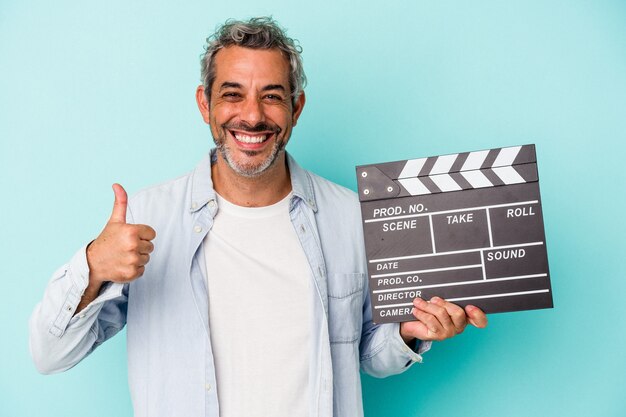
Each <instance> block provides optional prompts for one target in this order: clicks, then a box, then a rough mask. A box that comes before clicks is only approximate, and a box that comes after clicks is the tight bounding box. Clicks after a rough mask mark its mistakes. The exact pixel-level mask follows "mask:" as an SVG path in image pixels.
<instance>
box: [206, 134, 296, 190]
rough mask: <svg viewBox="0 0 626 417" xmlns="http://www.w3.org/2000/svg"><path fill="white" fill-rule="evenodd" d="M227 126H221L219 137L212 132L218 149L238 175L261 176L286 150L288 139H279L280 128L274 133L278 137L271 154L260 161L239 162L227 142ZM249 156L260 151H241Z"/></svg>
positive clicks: (247, 176) (246, 176)
mask: <svg viewBox="0 0 626 417" xmlns="http://www.w3.org/2000/svg"><path fill="white" fill-rule="evenodd" d="M227 129H228V128H227V127H226V126H221V129H220V134H219V136H218V137H215V135H214V134H213V133H212V132H211V135H212V136H213V142H215V146H216V147H217V151H218V152H219V153H220V155H222V158H223V159H224V161H226V163H227V164H228V166H229V167H230V168H231V169H232V170H233V171H235V173H237V174H238V175H241V176H242V177H245V178H256V177H259V176H261V175H262V174H263V173H264V172H266V171H267V170H268V169H269V168H271V167H272V166H273V165H274V164H275V163H276V161H277V160H278V159H279V158H278V157H279V156H280V154H281V153H282V152H284V150H285V145H286V141H285V140H284V138H281V139H280V140H279V139H278V135H280V129H278V131H277V132H275V133H274V134H275V135H276V138H275V139H274V143H273V144H272V149H271V150H270V154H269V155H268V156H267V158H265V159H264V160H263V161H261V162H260V163H256V164H255V163H248V164H246V163H239V162H237V161H236V160H235V158H234V157H233V152H232V149H231V148H230V147H229V146H228V145H227V144H226V135H227V133H226V132H227ZM241 152H243V153H244V154H246V155H247V156H249V157H254V156H256V155H258V154H260V153H261V152H260V151H245V150H244V151H241Z"/></svg>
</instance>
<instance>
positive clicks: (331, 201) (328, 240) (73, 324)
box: [30, 151, 430, 417]
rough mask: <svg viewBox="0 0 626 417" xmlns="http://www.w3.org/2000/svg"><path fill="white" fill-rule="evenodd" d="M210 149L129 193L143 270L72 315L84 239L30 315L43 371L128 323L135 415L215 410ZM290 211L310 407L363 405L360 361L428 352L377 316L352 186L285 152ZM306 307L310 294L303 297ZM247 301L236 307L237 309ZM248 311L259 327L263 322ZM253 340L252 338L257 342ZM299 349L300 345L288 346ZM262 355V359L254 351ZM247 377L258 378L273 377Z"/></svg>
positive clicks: (390, 366) (395, 365)
mask: <svg viewBox="0 0 626 417" xmlns="http://www.w3.org/2000/svg"><path fill="white" fill-rule="evenodd" d="M214 152H215V151H212V153H211V154H210V155H207V156H206V157H205V158H204V159H203V160H202V161H201V162H200V164H199V165H198V166H197V167H196V168H195V170H194V171H192V172H191V173H189V174H188V175H185V176H182V177H179V178H177V179H174V180H172V181H169V182H167V183H164V184H161V185H157V186H154V187H151V188H148V189H145V190H143V191H140V192H139V193H138V194H137V195H135V196H134V197H133V198H131V199H130V201H129V205H128V214H127V217H128V219H127V220H128V222H129V223H137V224H147V225H150V226H152V227H153V228H154V229H155V230H156V232H157V237H156V239H155V240H154V241H153V243H154V247H155V249H154V252H153V253H152V254H151V258H150V263H149V264H148V265H147V267H146V271H145V273H144V275H143V276H142V277H140V278H139V279H137V280H135V281H133V282H131V283H130V284H125V285H123V284H115V283H109V284H107V285H106V286H105V287H104V289H103V290H102V291H101V293H100V295H99V296H98V298H97V299H96V300H94V301H93V302H92V303H91V304H90V305H89V306H87V307H86V308H85V309H84V310H82V311H81V312H80V313H78V314H77V315H74V311H75V310H76V308H77V306H78V303H79V301H80V298H81V295H82V293H83V291H84V290H85V288H86V287H87V284H88V277H89V268H88V265H87V260H86V254H85V248H84V247H83V248H82V249H81V250H80V251H79V252H78V253H76V255H75V256H74V257H73V258H72V259H71V260H70V261H69V262H68V263H67V264H65V265H63V266H62V267H61V268H60V269H59V270H58V271H56V272H55V273H54V275H53V277H52V279H51V281H50V283H49V284H48V287H47V288H46V292H45V295H44V298H43V300H42V301H41V303H39V304H38V305H37V306H36V308H35V310H34V312H33V315H32V317H31V321H30V349H31V354H32V356H33V358H34V361H35V364H36V366H37V369H38V370H39V371H40V372H42V373H54V372H60V371H64V370H67V369H69V368H71V367H73V366H74V365H76V364H77V363H78V362H79V361H80V360H81V359H83V358H84V357H85V356H87V355H88V354H90V353H91V352H92V351H93V350H94V349H95V348H96V347H98V346H99V345H100V344H101V343H102V342H104V341H105V340H107V339H108V338H110V337H111V336H113V335H114V334H115V333H117V332H118V331H119V330H120V329H122V327H123V326H124V325H126V326H127V338H128V343H127V345H128V367H129V369H128V374H129V386H130V391H131V397H132V401H133V407H134V411H135V416H136V417H160V416H163V417H177V416H180V417H209V416H210V417H218V416H219V404H218V399H217V390H218V389H219V387H217V386H216V383H215V366H214V363H213V353H212V349H211V328H210V325H209V323H210V321H209V317H208V311H209V308H208V295H207V287H206V282H207V280H206V270H205V265H204V262H203V259H204V256H203V253H202V251H203V243H202V242H203V239H204V237H205V236H206V234H207V233H209V232H210V230H211V226H212V224H213V218H214V217H215V214H216V213H217V210H218V207H217V202H216V198H215V191H214V190H213V184H212V181H211V158H212V156H211V155H213V157H214V155H215V153H214ZM287 163H288V167H289V172H290V175H291V184H292V187H293V197H292V199H291V202H290V217H291V221H292V223H293V226H294V228H295V230H296V232H297V235H298V238H299V240H300V243H301V244H302V248H303V250H304V253H305V255H306V257H307V259H308V263H309V265H310V267H311V279H312V280H313V284H314V285H313V288H314V289H315V291H312V293H311V297H313V302H312V303H311V305H312V306H313V307H312V309H313V311H312V314H311V320H312V322H311V323H310V325H311V329H312V330H311V339H310V343H311V345H310V349H309V351H310V352H312V353H311V355H310V357H307V358H302V360H306V361H308V362H309V365H310V368H309V369H310V372H309V375H310V388H311V393H310V395H309V398H310V407H309V409H310V416H328V417H330V416H335V417H338V416H346V417H355V416H362V415H363V405H362V399H361V382H360V375H359V369H363V370H364V371H365V372H367V373H369V374H371V375H374V376H376V377H384V376H387V375H392V374H397V373H400V372H403V371H405V370H406V369H408V367H409V366H410V365H411V364H413V363H414V362H421V360H422V358H421V355H420V354H421V353H423V352H424V351H425V350H427V349H428V348H429V346H430V343H421V344H418V349H417V352H414V351H413V350H411V349H410V348H409V347H408V346H406V344H405V343H404V342H403V340H402V338H401V337H400V334H399V326H398V324H385V325H375V324H373V323H372V321H371V306H370V299H369V294H368V289H367V274H366V260H365V250H364V247H363V236H362V228H361V220H360V208H359V203H358V200H357V197H356V195H355V194H354V193H353V192H352V191H350V190H347V189H345V188H343V187H340V186H338V185H336V184H333V183H331V182H329V181H327V180H325V179H323V178H321V177H318V176H316V175H315V174H312V173H310V172H308V171H305V170H304V169H302V168H300V167H299V166H298V165H297V164H296V162H295V161H294V160H293V159H292V158H291V157H290V156H289V155H288V156H287ZM303 305H306V303H304V302H303ZM238 308H245V309H246V310H248V311H253V310H254V309H253V308H250V307H249V306H233V309H238ZM255 320H257V318H255V317H254V315H253V314H251V315H250V321H251V323H252V324H253V325H259V326H262V321H261V320H259V323H258V324H254V321H255ZM250 344H251V348H254V340H251V341H250ZM293 354H294V355H298V354H299V353H298V352H297V351H295V352H293ZM259 360H262V358H259ZM271 381H272V376H271V375H268V376H267V381H252V382H251V385H250V387H241V389H254V384H257V383H271Z"/></svg>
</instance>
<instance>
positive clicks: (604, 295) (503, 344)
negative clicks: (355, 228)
mask: <svg viewBox="0 0 626 417" xmlns="http://www.w3.org/2000/svg"><path fill="white" fill-rule="evenodd" d="M180 3H183V4H177V5H175V4H174V2H167V3H166V2H163V3H160V2H153V1H146V0H142V1H132V2H131V1H120V0H112V1H108V2H102V1H98V2H93V1H82V2H80V1H75V2H73V1H56V2H50V1H7V0H2V2H1V3H0V187H1V188H0V193H1V196H2V201H1V204H0V210H1V211H2V212H1V216H0V222H1V223H0V233H1V235H0V236H1V246H2V250H1V251H0V257H1V259H0V260H1V262H0V268H1V270H0V278H1V279H2V293H3V294H2V302H1V303H0V320H1V324H2V343H0V415H2V416H66V417H71V416H84V415H86V416H112V415H116V416H131V415H132V408H131V403H130V399H129V394H128V386H127V380H126V377H127V375H126V355H125V335H124V333H121V334H119V335H118V336H116V337H115V338H114V339H112V340H111V341H109V342H108V343H106V344H105V345H103V346H102V347H100V348H99V349H98V351H97V352H96V353H95V354H94V355H92V356H90V357H88V358H87V359H85V360H84V361H83V362H82V363H81V364H80V365H78V366H77V367H76V368H74V369H72V370H71V371H69V372H66V373H64V374H61V375H55V376H41V375H38V374H37V373H36V371H35V369H34V366H33V365H32V363H31V360H30V357H29V353H28V345H27V343H28V342H27V340H28V332H27V321H28V317H29V315H30V313H31V311H32V309H33V307H34V306H35V304H36V303H37V302H38V300H39V298H40V297H41V295H42V294H43V290H44V288H45V285H46V283H47V281H48V279H49V276H50V275H51V273H52V272H53V271H54V270H55V269H56V268H57V267H58V266H59V265H60V264H62V263H63V262H65V261H66V260H68V259H69V258H70V257H71V256H72V254H73V253H74V251H75V250H77V249H78V248H79V247H80V246H81V245H83V244H85V243H86V242H87V241H89V240H90V239H92V238H93V237H95V236H96V235H97V234H98V232H99V231H100V229H101V228H102V226H103V225H104V223H105V221H106V220H107V219H108V216H109V214H110V210H111V206H112V202H113V193H112V191H111V189H110V185H111V184H112V183H113V182H116V181H119V182H121V183H122V184H124V185H125V187H126V188H127V189H128V190H129V192H134V191H137V190H138V189H140V188H142V187H144V186H147V185H149V184H154V183H157V182H160V181H163V180H166V179H168V178H171V177H174V176H178V175H180V174H182V173H184V172H186V171H188V170H189V169H191V168H192V167H193V166H194V165H195V164H196V162H197V161H198V160H199V159H200V158H201V156H202V154H203V153H204V152H206V150H207V149H208V147H209V145H210V144H211V140H210V137H209V130H208V127H207V126H206V125H204V123H202V120H201V118H200V116H199V114H198V112H197V109H196V105H195V102H194V90H195V87H196V85H197V84H198V81H199V56H200V54H201V52H202V46H203V44H204V39H205V38H206V36H207V35H208V34H209V33H210V32H211V31H212V30H213V29H214V27H215V26H216V25H217V24H218V23H220V22H223V21H224V20H225V19H226V18H228V17H238V18H244V17H250V16H254V15H263V14H273V15H274V17H275V18H277V19H278V20H279V21H280V22H281V23H282V24H283V25H284V26H285V27H287V28H288V29H289V33H290V34H291V35H292V36H293V37H296V38H298V39H299V40H300V42H301V44H302V46H303V48H304V54H303V56H304V61H305V68H306V71H307V75H308V77H309V86H308V88H307V90H306V92H307V99H308V100H307V105H306V107H305V110H304V113H303V115H302V118H301V119H300V123H299V124H298V127H297V128H296V130H295V132H294V135H293V137H292V141H291V143H290V145H289V147H288V149H289V150H290V151H291V152H292V153H293V154H294V155H295V156H296V157H297V158H298V160H299V161H300V162H301V164H302V165H303V166H305V167H306V168H309V169H312V170H314V171H316V172H318V173H319V174H321V175H323V176H325V177H327V178H329V179H331V180H334V181H336V182H338V183H340V184H343V185H346V186H348V187H350V188H352V189H354V188H355V186H356V180H355V176H354V166H355V165H358V164H365V163H373V162H382V161H391V160H398V159H407V158H415V157H422V156H430V155H439V154H443V153H455V152H461V151H470V150H477V149H485V148H493V147H500V146H509V145H518V144H525V143H535V144H536V145H537V154H538V160H539V172H540V178H541V190H542V197H543V210H544V221H545V224H546V235H547V243H548V249H549V260H550V268H551V274H552V284H553V291H554V302H555V308H554V309H551V310H541V311H529V312H520V313H508V314H497V315H492V316H491V317H490V325H489V327H488V328H487V329H486V330H484V331H479V330H477V329H470V330H468V331H466V332H465V333H464V334H462V335H461V336H459V337H457V338H455V339H453V340H449V341H445V342H442V343H436V344H435V345H434V348H433V349H432V351H431V352H429V353H428V354H427V355H426V356H425V363H424V364H422V365H416V366H414V367H413V368H411V369H410V371H408V372H406V373H405V374H403V375H401V376H397V377H392V378H388V379H383V380H376V379H373V378H370V377H364V379H363V381H364V387H363V395H364V400H365V410H366V415H367V416H370V417H373V416H390V415H397V416H418V415H422V416H423V415H433V414H436V415H440V416H459V415H464V416H481V417H489V416H501V415H506V416H512V417H515V416H520V417H521V416H524V417H526V416H532V415H563V416H569V417H574V416H585V417H587V416H623V415H626V395H625V391H626V389H625V388H626V354H625V349H624V346H625V345H626V331H624V322H625V320H624V317H625V316H626V308H625V307H624V294H625V293H626V274H625V272H626V270H625V268H624V260H625V258H626V257H625V254H624V253H625V249H626V245H625V232H626V228H625V224H626V221H625V220H624V212H623V208H624V203H625V202H626V198H625V196H624V194H625V191H626V190H625V184H626V181H625V180H626V176H625V174H624V166H623V164H624V161H625V159H626V146H625V145H624V142H625V140H626V25H625V22H626V4H625V3H624V2H621V1H539V0H537V1H508V2H503V1H471V2H470V1H437V2H433V1H398V0H387V1H384V2H373V1H369V2H356V1H355V2H337V1H326V0H324V1H317V2H306V3H302V4H296V2H293V1H279V0H265V1H263V2H259V1H252V0H242V1H237V2H221V3H209V2H199V1H188V2H180ZM229 3H231V4H229ZM261 3H262V4H263V5H262V6H261V5H260V4H261Z"/></svg>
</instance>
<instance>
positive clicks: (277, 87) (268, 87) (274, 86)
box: [261, 84, 286, 91]
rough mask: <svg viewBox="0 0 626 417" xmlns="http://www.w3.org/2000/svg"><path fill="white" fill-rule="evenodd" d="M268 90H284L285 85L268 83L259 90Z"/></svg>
mask: <svg viewBox="0 0 626 417" xmlns="http://www.w3.org/2000/svg"><path fill="white" fill-rule="evenodd" d="M269 90H282V91H286V90H285V87H284V86H283V85H282V84H269V85H266V86H265V87H263V88H262V89H261V91H269Z"/></svg>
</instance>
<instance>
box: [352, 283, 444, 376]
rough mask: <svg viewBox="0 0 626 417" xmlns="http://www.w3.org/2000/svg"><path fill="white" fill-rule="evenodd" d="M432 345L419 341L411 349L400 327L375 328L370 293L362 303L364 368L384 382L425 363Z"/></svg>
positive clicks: (361, 348)
mask: <svg viewBox="0 0 626 417" xmlns="http://www.w3.org/2000/svg"><path fill="white" fill-rule="evenodd" d="M431 344H432V342H430V341H420V340H416V343H415V346H413V347H409V346H407V344H406V343H404V340H403V339H402V337H401V336H400V324H399V323H388V324H374V323H373V322H372V306H371V303H370V296H369V290H368V289H367V288H366V296H365V301H364V303H363V331H362V334H361V344H360V360H361V368H362V369H363V370H364V371H365V372H366V373H368V374H370V375H372V376H374V377H377V378H383V377H386V376H389V375H395V374H399V373H402V372H404V371H406V370H407V369H409V368H410V367H411V365H413V364H414V363H416V362H418V363H421V362H422V354H423V353H425V352H427V351H428V350H430V347H431Z"/></svg>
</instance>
